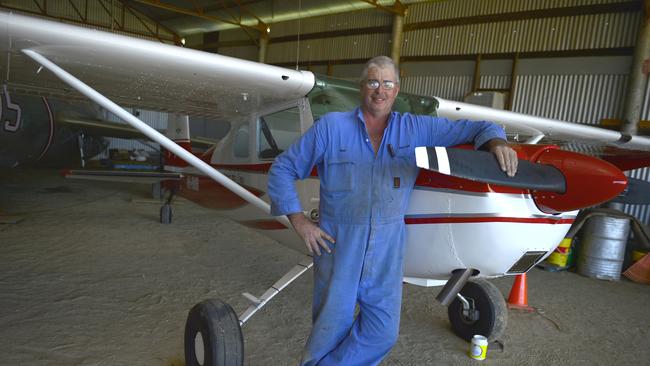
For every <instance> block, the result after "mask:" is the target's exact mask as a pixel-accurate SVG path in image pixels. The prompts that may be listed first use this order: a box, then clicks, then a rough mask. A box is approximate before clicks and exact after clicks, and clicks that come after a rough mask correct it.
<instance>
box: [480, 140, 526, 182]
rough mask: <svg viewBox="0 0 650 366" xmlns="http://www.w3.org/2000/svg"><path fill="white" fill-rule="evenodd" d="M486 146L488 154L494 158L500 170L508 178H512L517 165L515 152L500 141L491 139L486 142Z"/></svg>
mask: <svg viewBox="0 0 650 366" xmlns="http://www.w3.org/2000/svg"><path fill="white" fill-rule="evenodd" d="M487 145H488V149H489V150H490V152H491V153H492V154H494V156H496V158H497V161H498V162H499V166H500V167H501V170H502V171H503V172H505V173H506V174H508V176H509V177H514V176H515V174H516V173H517V165H518V163H519V160H518V159H517V152H515V150H513V149H512V148H511V147H510V146H509V145H508V143H507V142H505V141H504V140H501V139H492V140H490V141H488V142H487Z"/></svg>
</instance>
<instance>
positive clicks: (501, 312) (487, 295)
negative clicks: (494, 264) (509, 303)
mask: <svg viewBox="0 0 650 366" xmlns="http://www.w3.org/2000/svg"><path fill="white" fill-rule="evenodd" d="M460 294H461V295H462V296H463V297H464V298H465V299H466V300H467V302H468V303H469V307H467V306H464V304H463V302H462V301H461V300H460V299H459V298H458V297H456V298H455V299H454V300H453V301H452V303H451V304H449V306H448V307H447V314H448V315H449V321H450V322H451V328H452V330H453V331H454V333H456V335H458V336H459V337H461V338H463V339H464V340H466V341H470V340H471V339H472V337H473V336H474V335H476V334H480V335H482V336H485V337H487V339H488V341H494V340H497V339H500V338H501V336H502V335H503V333H504V331H505V329H506V324H507V322H508V308H507V307H506V302H505V300H504V299H503V295H501V292H500V291H499V289H497V288H496V286H494V285H493V284H491V283H490V282H488V281H485V280H472V281H468V282H467V284H465V287H463V289H462V290H460Z"/></svg>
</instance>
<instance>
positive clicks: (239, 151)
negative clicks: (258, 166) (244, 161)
mask: <svg viewBox="0 0 650 366" xmlns="http://www.w3.org/2000/svg"><path fill="white" fill-rule="evenodd" d="M233 155H234V156H235V157H236V158H248V155H249V154H248V125H243V126H241V127H240V128H239V129H238V130H237V132H236V134H235V141H234V143H233Z"/></svg>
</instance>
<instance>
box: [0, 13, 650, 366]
mask: <svg viewBox="0 0 650 366" xmlns="http://www.w3.org/2000/svg"><path fill="white" fill-rule="evenodd" d="M0 41H1V45H0V47H1V50H2V51H3V52H5V54H6V55H7V57H3V58H2V61H0V62H2V68H3V70H2V71H3V75H8V77H7V80H6V84H7V87H8V88H9V89H10V90H19V91H21V92H25V93H33V94H38V95H52V96H58V97H61V98H70V99H77V98H79V97H80V95H83V96H85V97H86V98H88V99H90V100H92V101H93V102H95V103H97V104H99V105H100V106H101V107H103V108H105V109H106V110H108V111H110V112H111V113H113V114H115V115H116V116H118V117H119V118H120V119H122V120H124V121H126V122H127V123H129V124H130V125H131V126H133V127H134V128H136V129H138V130H139V131H141V132H142V134H144V135H145V136H147V137H148V138H150V139H151V140H153V141H155V142H157V143H159V144H160V145H161V146H163V147H164V148H165V149H166V150H167V151H168V152H169V155H168V159H167V164H166V167H165V168H166V170H167V171H169V172H173V173H177V175H176V176H175V178H174V179H170V180H165V181H164V183H165V184H166V186H167V187H168V188H169V189H170V190H172V191H174V192H175V193H177V194H180V195H182V196H185V197H188V198H190V199H192V200H194V201H197V202H199V203H200V204H202V205H205V206H207V207H212V208H215V209H217V210H219V212H221V213H222V214H224V215H226V216H228V217H230V218H232V219H234V220H235V221H238V222H240V223H242V224H244V225H246V226H249V227H252V228H255V229H256V230H259V231H260V232H262V233H263V234H265V235H268V236H270V237H272V238H274V239H276V240H277V241H279V242H280V243H282V244H284V245H286V246H287V247H289V248H292V249H295V250H298V251H300V252H302V253H306V248H305V246H304V244H303V243H302V241H301V240H300V239H299V238H298V236H297V235H296V234H295V233H294V231H293V230H292V229H291V225H290V224H289V222H288V220H287V218H286V217H279V218H273V217H271V216H270V215H269V211H270V210H269V204H268V196H267V195H266V183H267V175H266V173H267V172H268V169H269V167H270V165H271V164H272V162H273V159H274V157H275V156H277V155H278V154H279V153H280V152H281V151H282V150H284V149H286V148H287V147H288V146H289V145H290V144H291V142H293V141H295V140H296V138H298V137H299V136H300V134H301V133H303V132H305V131H306V130H307V129H308V128H309V127H310V126H311V125H312V124H313V123H314V120H315V119H317V118H318V117H319V116H320V115H322V114H324V113H326V112H329V111H334V110H348V109H350V108H352V107H354V106H356V105H357V103H358V100H359V99H358V87H357V86H356V85H355V84H354V83H348V82H344V81H339V80H334V79H330V78H326V77H322V76H318V75H314V74H313V73H311V72H307V71H296V70H289V69H284V68H280V67H275V66H271V65H266V64H260V63H255V62H250V61H245V60H240V59H235V58H230V57H225V56H220V55H217V54H210V53H205V52H200V51H196V50H191V49H184V48H179V47H176V46H170V45H165V44H160V43H154V42H150V41H146V40H141V39H134V38H129V37H124V36H120V35H115V34H109V33H105V32H100V31H96V30H90V29H85V28H79V27H75V26H71V25H66V24H60V23H55V22H51V21H46V20H42V19H36V18H31V17H25V16H21V15H17V14H12V13H7V12H0ZM120 104H121V105H123V106H138V107H140V108H146V109H154V110H159V111H167V112H174V113H181V114H193V115H202V116H210V117H214V119H215V120H227V121H229V123H230V125H231V128H230V132H229V133H228V135H227V136H226V137H224V138H223V139H222V140H221V141H219V143H217V144H216V145H215V146H214V147H213V148H211V149H210V150H208V151H207V152H205V153H202V154H199V155H194V154H192V153H191V151H190V150H191V147H190V146H189V143H190V141H189V131H188V128H187V126H188V124H187V118H184V117H179V118H175V119H172V120H171V121H170V125H169V127H168V133H167V134H168V136H163V135H162V134H160V133H159V132H157V131H155V130H154V129H152V128H150V127H149V126H147V125H146V124H145V123H143V122H142V121H140V120H139V119H138V118H137V117H135V116H133V115H131V114H129V113H128V112H126V111H125V110H124V109H123V108H122V107H120ZM394 108H395V109H396V110H398V111H401V112H412V113H416V114H431V115H438V116H443V117H448V118H450V119H459V118H464V119H475V120H476V119H478V120H492V121H495V122H498V123H500V124H501V125H503V126H504V127H505V128H506V130H507V132H508V133H510V134H516V135H518V136H529V139H527V140H526V141H525V142H526V143H524V144H520V145H516V147H515V148H516V150H517V153H518V155H519V158H520V160H521V162H520V164H521V167H522V168H521V170H520V172H519V173H518V174H517V177H516V178H515V179H512V180H509V179H507V178H506V177H505V175H503V174H502V173H500V172H498V171H497V172H496V173H495V172H494V171H490V170H487V171H480V169H478V170H477V164H473V165H472V164H470V166H464V165H463V164H460V163H461V162H463V161H468V159H466V158H462V159H461V160H458V159H457V156H458V155H459V154H460V155H463V154H467V153H470V154H478V155H472V158H471V159H469V160H470V161H480V162H481V163H479V164H478V166H479V167H480V166H482V165H483V164H485V165H488V164H494V161H493V159H492V158H491V157H488V158H485V157H481V156H480V154H481V152H476V153H473V152H469V151H467V150H462V149H440V148H433V147H430V148H420V149H418V153H417V155H418V156H417V161H418V166H420V167H421V168H423V169H421V172H420V175H419V177H418V179H417V181H416V185H415V189H414V191H413V196H412V198H411V200H410V204H409V208H408V211H407V214H406V217H405V221H406V224H407V237H408V239H407V252H406V255H405V258H404V270H405V278H404V281H406V282H409V283H412V284H416V285H420V286H444V287H443V289H442V290H441V292H440V294H439V295H438V299H439V300H440V301H441V302H442V303H443V304H444V305H448V312H449V319H450V322H451V326H452V329H453V330H454V332H455V333H456V334H458V335H459V336H460V337H462V338H464V339H469V338H470V337H471V336H472V335H473V334H483V335H486V336H488V338H489V339H490V340H494V339H498V338H499V337H500V336H501V335H502V334H503V332H504V330H505V327H506V318H507V309H506V304H505V302H504V299H503V296H502V295H501V293H500V292H499V291H498V290H497V289H496V287H494V286H493V285H492V284H490V282H487V281H485V280H484V279H489V278H494V277H499V276H504V275H515V274H521V273H525V272H527V271H528V270H529V269H530V268H532V267H533V266H534V265H535V264H537V263H539V262H540V261H541V260H543V259H544V258H545V257H546V256H547V255H549V254H550V253H551V252H552V251H553V250H554V249H555V247H556V246H557V245H558V244H559V243H560V241H561V240H562V238H563V237H564V236H565V234H566V233H567V231H568V230H569V227H570V226H571V224H572V223H573V222H574V220H575V218H576V214H577V213H578V210H579V209H581V208H584V207H590V206H593V205H596V204H598V203H601V202H604V201H607V200H610V199H612V198H614V197H616V196H617V195H619V194H620V193H621V192H624V190H625V189H626V187H627V186H628V179H627V178H626V177H625V175H624V174H623V172H622V170H627V169H633V168H638V167H643V166H650V159H649V158H648V157H649V156H650V154H649V153H648V151H650V139H648V138H644V137H637V136H624V135H622V134H621V133H618V132H614V131H608V130H604V129H599V128H595V127H590V126H584V125H579V124H574V123H567V122H562V121H557V120H551V119H546V118H540V117H533V116H528V115H522V114H517V113H513V112H508V111H499V110H494V109H489V108H485V107H479V106H474V105H469V104H464V103H460V102H454V101H448V100H444V99H440V98H435V97H427V96H415V95H409V94H405V93H402V94H400V95H399V96H398V99H397V101H396V103H395V107H394ZM549 137H550V138H552V139H553V140H555V141H562V140H564V141H572V142H574V141H587V142H589V141H591V142H595V143H597V144H599V145H601V146H609V147H614V148H607V149H609V150H607V151H612V152H614V153H613V155H612V156H610V157H608V156H604V154H602V155H603V156H602V157H603V158H607V159H610V160H611V161H612V162H613V163H608V162H606V161H604V160H601V159H599V158H596V157H592V156H587V155H583V154H578V153H574V152H569V151H565V150H561V149H559V148H557V146H555V145H542V144H538V143H539V142H540V140H542V138H549ZM626 149H629V150H639V151H642V153H640V154H639V153H638V152H633V153H630V154H633V155H634V156H636V157H637V159H636V160H633V161H632V160H628V161H626V162H625V163H621V159H623V158H625V157H626V156H627V155H626V154H627V153H626V152H625V151H626ZM603 151H605V150H603ZM482 159H487V160H482ZM490 159H492V161H490ZM482 162H484V163H482ZM526 162H529V163H530V164H526ZM615 164H616V165H615ZM617 165H618V167H617ZM70 174H71V175H75V176H77V177H87V178H96V175H97V174H100V175H103V173H97V172H71V173H70ZM449 174H452V175H449ZM118 178H119V177H116V179H118ZM161 179H164V178H161ZM477 179H479V180H481V181H477ZM297 187H298V190H299V193H300V196H301V200H302V204H303V207H304V208H305V214H306V215H307V216H308V217H309V218H310V219H312V220H314V221H317V220H318V204H319V201H318V200H319V181H318V177H317V172H316V171H314V174H312V177H311V178H310V179H307V180H305V181H301V182H298V183H297ZM632 196H633V195H632ZM161 220H162V221H164V222H169V221H171V208H170V206H169V205H165V206H163V208H162V209H161ZM311 265H312V261H311V257H309V256H305V259H304V260H303V261H302V262H301V263H298V264H297V265H296V266H295V267H294V268H292V269H291V270H290V271H289V272H288V273H287V274H286V275H285V276H283V277H282V278H280V279H279V280H278V281H277V282H276V283H274V284H273V285H272V286H271V287H270V288H269V289H268V290H267V291H266V292H265V293H264V294H262V295H261V296H259V297H258V296H254V295H251V294H247V293H246V294H244V295H245V296H246V297H247V298H248V299H250V301H251V303H252V304H251V306H250V307H249V308H248V309H246V310H245V311H244V312H243V313H241V314H240V315H237V314H236V313H235V312H234V310H233V309H232V308H231V307H230V306H229V305H228V304H225V303H223V302H221V301H219V300H215V299H212V300H206V301H203V302H201V303H199V304H197V305H196V306H195V307H194V308H193V309H192V310H190V313H189V316H188V320H187V323H186V329H185V357H186V363H187V365H199V364H200V365H224V364H228V365H230V364H235V365H236V364H242V363H243V357H244V353H243V338H242V334H241V326H242V325H243V324H244V323H245V322H247V321H248V320H249V319H250V318H251V316H252V315H253V314H254V313H255V312H257V311H258V310H259V309H260V308H262V307H263V306H264V305H266V304H267V303H268V302H269V300H271V298H273V297H274V296H275V295H276V294H278V293H279V292H280V291H282V290H283V289H284V288H285V287H286V286H287V285H289V284H290V283H291V282H292V281H293V280H295V279H296V278H298V277H299V276H300V275H301V274H303V273H305V272H306V271H307V270H308V269H309V268H310V267H311ZM470 277H472V279H471V280H469V281H468V279H469V278H470Z"/></svg>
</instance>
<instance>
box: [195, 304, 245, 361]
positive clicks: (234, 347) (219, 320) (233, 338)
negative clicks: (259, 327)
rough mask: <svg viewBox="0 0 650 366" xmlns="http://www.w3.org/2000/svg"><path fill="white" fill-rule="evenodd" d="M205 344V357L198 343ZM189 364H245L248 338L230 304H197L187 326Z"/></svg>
mask: <svg viewBox="0 0 650 366" xmlns="http://www.w3.org/2000/svg"><path fill="white" fill-rule="evenodd" d="M201 341H202V345H203V357H201V354H200V353H201V352H200V346H199V345H198V344H197V343H199V342H201ZM201 359H202V360H201ZM201 361H203V362H201ZM185 364H186V366H241V365H243V364H244V337H243V336H242V333H241V327H240V326H239V319H238V318H237V315H236V314H235V311H234V310H233V309H232V307H230V305H228V304H226V303H225V302H222V301H220V300H216V299H209V300H205V301H203V302H201V303H198V304H196V305H194V307H193V308H192V310H190V313H189V314H188V315H187V322H186V323H185Z"/></svg>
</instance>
